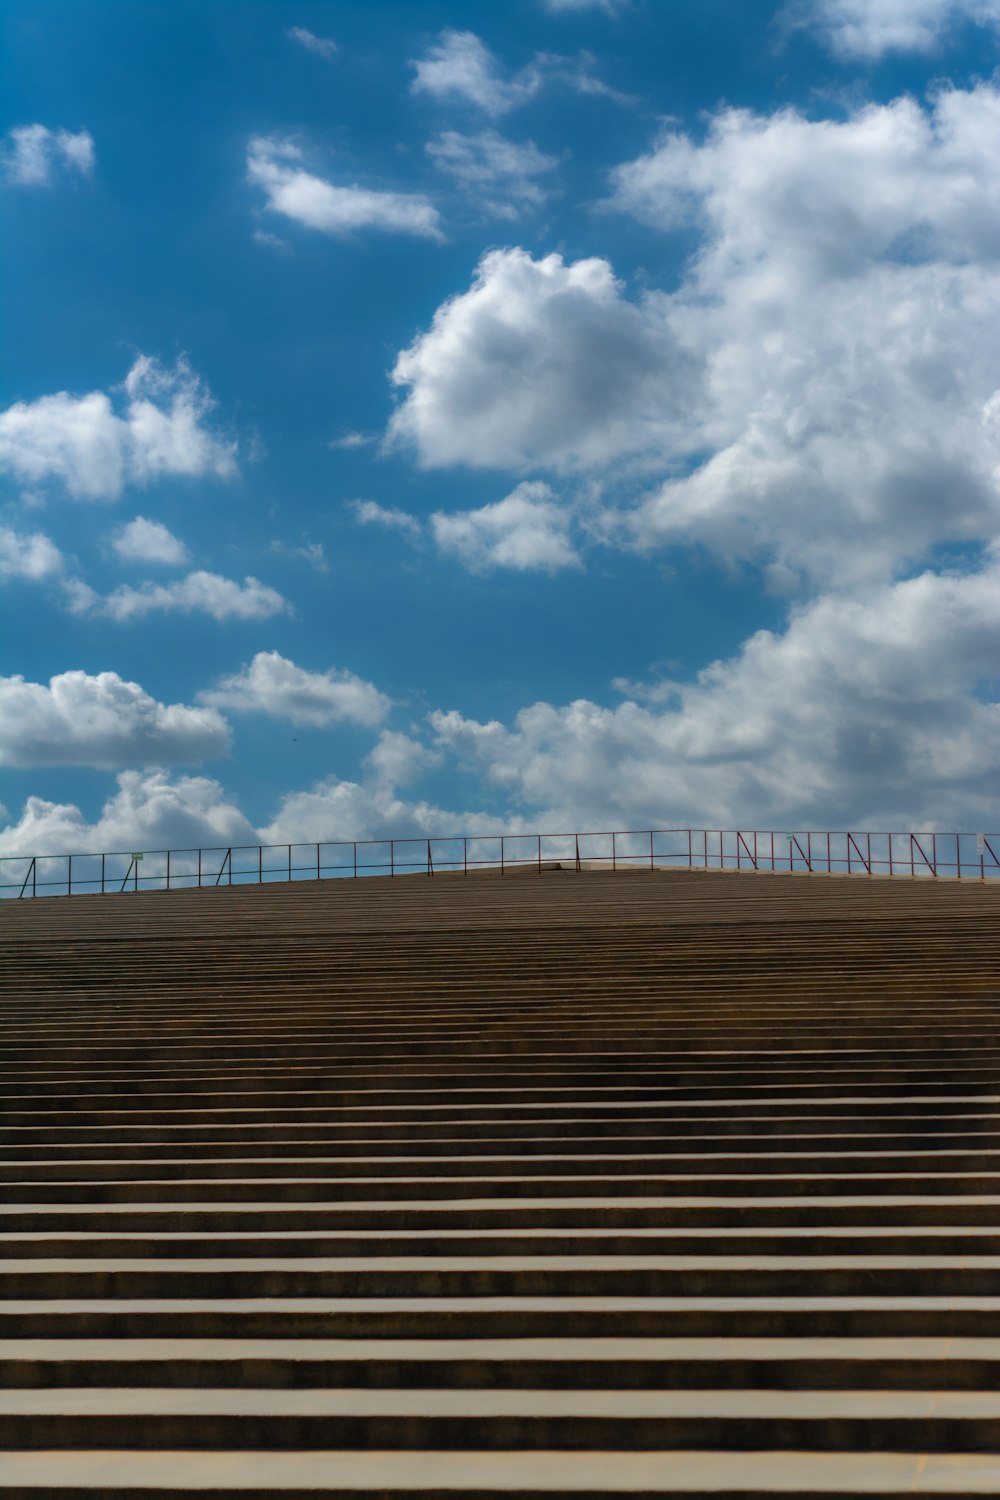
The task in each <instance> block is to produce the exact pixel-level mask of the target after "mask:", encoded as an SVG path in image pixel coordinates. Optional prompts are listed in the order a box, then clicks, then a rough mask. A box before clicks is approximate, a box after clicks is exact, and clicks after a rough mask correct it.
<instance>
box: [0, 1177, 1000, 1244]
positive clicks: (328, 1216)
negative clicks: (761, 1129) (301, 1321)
mask: <svg viewBox="0 0 1000 1500" xmlns="http://www.w3.org/2000/svg"><path fill="white" fill-rule="evenodd" d="M694 1185H695V1186H701V1183H700V1182H699V1183H697V1184H694ZM0 1224H2V1225H4V1226H9V1227H10V1228H12V1229H16V1230H19V1231H32V1232H41V1231H53V1230H60V1229H67V1228H74V1229H86V1230H88V1231H90V1232H101V1231H105V1230H111V1231H112V1232H114V1231H116V1230H119V1229H122V1228H128V1229H131V1230H139V1229H144V1230H146V1231H147V1232H151V1233H156V1232H159V1231H160V1230H168V1231H178V1230H194V1231H197V1232H199V1233H204V1232H211V1231H213V1230H217V1229H243V1230H248V1229H256V1230H259V1231H266V1230H269V1229H280V1230H292V1229H320V1228H324V1227H325V1228H332V1229H338V1230H340V1229H361V1230H367V1229H379V1230H381V1231H383V1232H390V1231H396V1230H400V1229H402V1230H411V1229H429V1230H435V1229H438V1228H446V1229H448V1228H450V1229H482V1228H488V1229H505V1228H521V1229H524V1228H528V1229H532V1228H534V1229H537V1228H552V1229H557V1228H562V1229H571V1228H603V1229H608V1228H623V1229H632V1228H647V1229H656V1228H689V1229H690V1228H701V1229H731V1228H737V1229H741V1228H748V1227H754V1228H761V1227H768V1228H780V1229H785V1228H788V1227H799V1228H809V1227H820V1228H825V1227H827V1226H829V1225H835V1226H838V1225H839V1226H841V1227H852V1226H856V1225H874V1226H881V1227H885V1226H892V1227H896V1228H898V1227H899V1226H901V1225H911V1224H916V1225H933V1226H937V1227H941V1226H945V1227H954V1226H956V1225H957V1226H962V1225H969V1226H973V1227H980V1228H983V1227H987V1226H989V1225H998V1224H1000V1196H997V1195H993V1196H985V1195H984V1196H982V1197H980V1196H978V1195H976V1196H973V1197H961V1196H958V1195H954V1196H945V1195H939V1196H936V1197H932V1196H925V1195H920V1194H903V1193H901V1194H899V1195H895V1196H891V1197H885V1196H879V1195H873V1194H855V1195H850V1194H845V1195H843V1196H842V1197H838V1198H827V1197H825V1196H823V1195H822V1194H816V1195H814V1196H807V1195H803V1196H802V1197H800V1198H790V1197H781V1196H773V1197H768V1196H765V1195H760V1196H759V1197H758V1196H754V1197H747V1198H743V1199H741V1198H740V1197H739V1196H738V1195H736V1194H733V1195H731V1196H726V1197H718V1196H715V1197H713V1196H709V1195H707V1194H706V1195H704V1196H701V1195H699V1196H697V1197H686V1196H682V1195H678V1196H677V1197H665V1198H656V1197H652V1196H651V1197H634V1198H631V1197H626V1196H623V1197H621V1198H614V1199H604V1200H602V1199H594V1198H571V1197H565V1198H555V1197H552V1198H549V1197H542V1196H541V1195H540V1194H539V1195H538V1196H537V1197H533V1198H530V1199H523V1198H509V1199H504V1198H503V1197H497V1198H487V1197H478V1198H453V1199H438V1200H437V1201H428V1200H427V1199H426V1198H424V1197H419V1196H418V1197H414V1198H405V1199H402V1198H397V1199H395V1200H389V1201H384V1200H383V1201H378V1202H358V1201H355V1200H350V1199H348V1200H344V1201H342V1202H339V1203H323V1202H317V1203H299V1202H288V1203H267V1204H264V1203H261V1202H259V1201H255V1200H254V1201H246V1200H243V1201H241V1200H239V1199H235V1198H234V1199H232V1200H230V1201H226V1202H222V1203H220V1202H218V1201H214V1202H205V1201H204V1200H202V1201H198V1200H193V1201H192V1200H186V1201H185V1200H178V1201H176V1202H174V1203H170V1204H164V1203H156V1204H155V1205H152V1204H146V1203H139V1204H135V1203H102V1204H99V1205H94V1204H90V1203H80V1202H77V1203H64V1202H58V1203H56V1202H47V1203H42V1204H34V1203H32V1204H24V1203H22V1204H11V1205H7V1206H5V1207H2V1208H0Z"/></svg>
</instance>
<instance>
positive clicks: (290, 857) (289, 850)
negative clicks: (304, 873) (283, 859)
mask: <svg viewBox="0 0 1000 1500" xmlns="http://www.w3.org/2000/svg"><path fill="white" fill-rule="evenodd" d="M291 881H292V846H291V844H289V846H288V883H289V885H290V884H291Z"/></svg>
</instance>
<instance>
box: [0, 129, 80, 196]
mask: <svg viewBox="0 0 1000 1500" xmlns="http://www.w3.org/2000/svg"><path fill="white" fill-rule="evenodd" d="M0 162H2V165H3V170H4V173H5V175H6V177H7V179H8V181H10V182H13V183H17V184H18V185H19V186H21V187H45V186H47V185H48V184H49V183H50V182H51V181H52V179H53V176H54V175H56V174H57V173H58V172H59V171H60V170H69V171H75V172H80V173H81V174H82V175H83V176H84V177H87V176H89V174H90V173H91V172H92V171H93V170H94V140H93V137H92V136H91V134H90V133H89V131H86V130H80V131H77V132H76V133H74V132H73V131H71V130H50V129H49V128H48V126H46V125H18V126H16V127H15V128H14V129H13V130H11V131H8V133H7V136H6V137H5V139H4V143H3V147H2V153H0Z"/></svg>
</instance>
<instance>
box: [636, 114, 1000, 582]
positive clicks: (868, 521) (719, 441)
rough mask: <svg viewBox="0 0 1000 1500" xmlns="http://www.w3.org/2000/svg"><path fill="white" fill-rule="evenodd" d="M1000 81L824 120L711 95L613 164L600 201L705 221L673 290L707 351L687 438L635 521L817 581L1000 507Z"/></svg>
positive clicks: (884, 566)
mask: <svg viewBox="0 0 1000 1500" xmlns="http://www.w3.org/2000/svg"><path fill="white" fill-rule="evenodd" d="M998 130H1000V92H998V91H997V90H995V89H993V88H988V87H985V86H983V87H979V88H976V89H973V90H971V91H968V92H964V91H961V90H946V91H944V92H942V93H941V94H939V95H938V96H937V98H936V100H935V102H934V105H933V107H932V108H931V109H930V110H929V111H925V110H923V109H921V108H920V106H919V105H918V104H917V103H916V102H914V101H913V100H911V99H901V100H897V101H895V102H894V103H892V104H888V105H873V106H866V107H864V108H861V109H859V110H858V111H857V112H856V113H855V114H854V115H853V116H851V117H849V118H848V119H846V120H843V121H832V120H825V121H809V120H806V119H804V118H803V117H802V116H800V115H798V114H797V113H795V112H794V111H790V110H789V111H783V112H781V113H779V114H776V115H773V116H767V117H759V116H755V115H752V114H749V113H748V112H746V111H732V110H729V111H724V112H722V113H721V114H720V115H719V116H718V117H717V118H716V119H715V120H714V121H713V123H712V126H711V128H710V130H709V132H708V135H707V138H706V139H705V140H704V141H703V142H702V143H700V144H699V143H696V142H694V141H692V140H691V139H690V138H689V137H687V136H684V135H679V134H676V133H670V134H667V135H666V136H665V137H664V138H663V140H662V141H661V142H660V144H659V145H658V147H657V148H656V149H655V150H654V151H652V152H651V153H650V154H648V155H647V156H644V157H641V158H639V159H638V160H637V161H635V162H631V163H628V164H627V165H626V166H624V167H622V168H620V169H619V170H618V172H617V174H616V196H615V202H616V204H617V206H618V207H620V208H623V209H625V210H627V211H629V212H631V213H634V214H635V215H636V216H637V217H640V218H642V219H644V220H646V221H647V222H649V223H652V224H655V225H657V226H659V227H662V228H664V229H666V230H670V229H672V228H675V227H677V226H678V225H681V224H684V223H689V222H691V221H693V222H695V223H696V224H698V225H699V226H700V227H701V229H702V231H703V235H704V239H703V244H702V248H701V250H700V252H699V254H698V255H697V256H696V258H695V260H694V262H693V263H692V265H691V267H690V269H689V274H688V277H687V280H686V282H685V284H684V286H683V287H682V288H681V290H680V291H679V292H678V293H677V294H676V295H675V296H673V297H672V298H671V299H670V311H669V322H670V325H671V327H672V329H673V330H674V332H675V334H676V336H677V338H678V339H679V340H681V341H682V342H683V343H685V344H687V345H688V346H689V347H692V348H697V349H698V350H699V351H700V352H701V354H702V356H703V357H704V360H705V371H706V374H705V380H704V383H703V385H702V388H701V393H700V413H699V420H698V421H697V422H693V423H692V424H691V426H690V428H689V432H688V440H687V445H686V447H687V453H684V452H680V451H678V452H677V453H676V454H675V457H676V458H677V459H678V460H681V461H683V460H684V459H686V458H687V457H688V456H689V455H690V456H692V457H693V456H694V455H695V454H708V455H709V456H708V458H707V459H705V460H704V461H703V462H700V463H699V465H698V467H696V468H695V469H694V471H693V472H692V473H690V474H688V475H686V476H685V475H683V474H682V475H680V476H679V477H676V478H670V479H668V480H667V481H666V482H665V483H664V485H663V487H662V489H661V491H660V492H659V493H658V494H657V495H654V496H653V497H652V498H651V499H650V500H649V502H648V503H647V504H646V505H645V506H644V507H643V508H642V509H641V510H640V511H639V513H638V515H637V516H635V517H633V518H632V522H631V524H632V525H633V527H634V534H635V535H636V536H637V537H638V538H639V540H640V541H641V542H643V543H644V544H648V545H652V544H654V543H657V542H659V541H663V540H666V539H669V538H673V537H677V538H689V537H692V536H694V537H699V538H701V539H703V540H707V541H709V542H712V543H713V544H714V545H716V546H718V547H719V548H720V549H721V550H722V551H724V552H732V553H736V554H753V553H755V552H763V553H765V554H766V553H767V552H768V551H769V550H770V551H772V552H774V553H775V554H776V556H777V560H778V561H779V562H781V563H783V564H785V565H787V566H789V567H792V568H800V567H801V568H805V570H806V571H807V572H808V573H811V574H813V575H814V576H819V577H823V578H831V577H833V578H837V577H841V578H843V577H846V576H848V575H853V576H856V577H857V576H861V575H864V574H865V573H868V574H877V573H885V572H886V571H888V570H891V569H892V568H893V567H894V566H897V565H898V564H899V563H900V562H901V561H903V560H905V559H908V558H909V559H914V558H919V557H920V556H922V555H925V554H926V553H927V551H928V549H929V548H931V547H933V546H934V545H935V544H937V543H939V542H942V541H950V540H970V539H977V538H989V537H991V536H993V535H995V534H996V532H997V524H998V518H1000V491H998V482H997V481H998V464H1000V431H998V430H997V429H996V428H995V427H993V426H992V425H991V423H990V422H989V421H987V420H984V412H985V411H986V410H987V409H988V407H989V402H990V401H991V399H992V398H993V395H994V392H996V391H997V390H998V389H1000V355H998V352H997V345H996V341H995V339H994V338H993V336H992V329H993V327H995V326H996V321H997V318H998V316H1000V229H998V225H1000V157H998V155H997V153H996V151H995V150H994V142H995V140H996V138H997V133H998Z"/></svg>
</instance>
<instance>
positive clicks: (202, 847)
mask: <svg viewBox="0 0 1000 1500" xmlns="http://www.w3.org/2000/svg"><path fill="white" fill-rule="evenodd" d="M689 833H691V834H698V835H700V834H704V833H708V834H710V835H712V836H714V837H716V838H717V837H718V836H719V834H722V835H723V837H726V836H730V837H733V838H741V837H742V838H746V837H752V836H753V835H754V834H755V833H756V835H757V837H758V838H761V837H763V838H770V837H771V836H772V834H773V836H774V838H776V839H785V840H788V839H793V838H795V839H801V838H814V839H816V838H820V839H825V838H827V837H828V836H829V837H830V838H852V839H857V838H859V837H860V838H873V839H874V838H880V839H889V838H891V839H930V838H935V837H936V838H938V839H945V840H949V839H950V840H952V841H953V840H955V839H956V838H958V839H982V838H984V834H983V832H982V831H980V830H978V829H971V828H970V829H959V830H954V829H949V830H947V831H942V830H940V829H933V828H912V829H902V828H898V829H887V828H878V829H876V828H872V829H858V828H831V829H826V828H824V829H815V828H814V829H805V828H795V827H792V826H791V825H789V826H788V827H785V828H782V829H781V830H778V829H771V828H756V829H755V828H752V827H748V828H693V827H686V826H685V827H680V826H670V827H662V828H656V827H654V828H588V829H568V830H563V831H559V830H548V831H546V830H544V829H542V830H535V829H532V830H530V831H511V830H509V829H498V830H497V831H496V833H431V834H426V833H414V834H403V835H398V836H397V835H391V836H390V835H386V837H385V838H366V839H347V838H329V839H282V840H281V841H280V842H279V843H254V844H190V845H185V846H182V847H178V846H176V845H173V844H171V845H170V846H169V847H168V848H158V849H138V850H137V849H135V848H132V849H72V850H68V851H63V852H60V853H52V854H43V853H11V854H7V853H4V852H3V851H2V850H0V862H6V861H8V860H32V859H70V858H72V859H134V858H135V856H136V855H137V854H142V855H143V856H144V857H149V858H153V857H157V856H163V857H165V856H166V855H168V854H170V855H175V854H177V855H181V854H193V855H197V854H199V853H200V854H227V853H229V852H230V851H231V852H232V853H233V854H239V853H243V852H244V851H249V850H252V851H253V852H254V853H256V851H257V850H258V849H288V848H292V849H315V848H316V846H317V844H318V845H319V847H320V848H321V849H328V848H338V847H339V848H348V849H350V848H358V849H362V848H376V847H380V846H383V847H384V846H388V845H389V844H423V845H426V844H427V843H428V842H430V843H431V844H447V843H468V844H473V843H484V842H488V841H496V840H498V839H505V840H514V839H534V840H537V839H577V838H580V839H593V838H648V837H649V835H650V834H653V836H654V837H657V836H665V835H668V834H684V835H687V834H689ZM985 840H986V841H997V840H1000V833H987V834H985Z"/></svg>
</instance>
